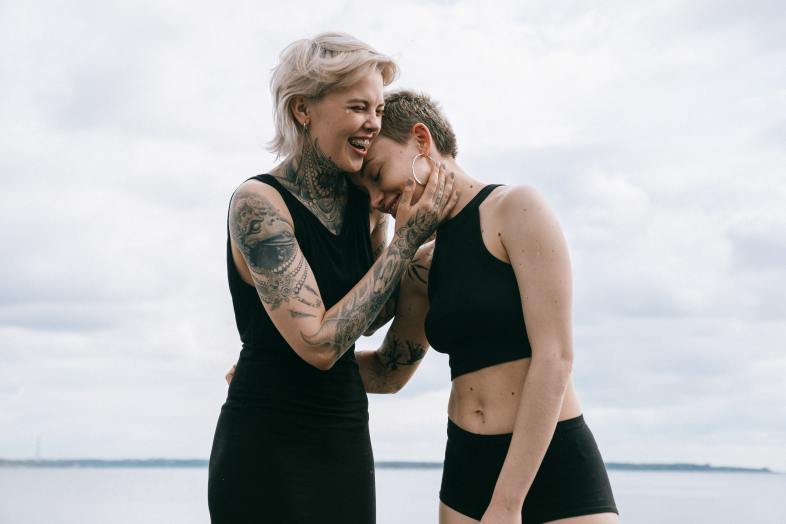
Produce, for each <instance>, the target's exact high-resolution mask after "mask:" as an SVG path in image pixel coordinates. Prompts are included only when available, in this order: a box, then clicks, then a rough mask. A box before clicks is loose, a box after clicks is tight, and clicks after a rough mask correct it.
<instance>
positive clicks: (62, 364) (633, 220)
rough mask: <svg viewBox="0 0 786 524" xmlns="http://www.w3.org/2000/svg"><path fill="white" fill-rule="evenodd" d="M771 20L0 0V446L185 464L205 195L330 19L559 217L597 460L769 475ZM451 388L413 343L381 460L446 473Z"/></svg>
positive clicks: (709, 13) (477, 155)
mask: <svg viewBox="0 0 786 524" xmlns="http://www.w3.org/2000/svg"><path fill="white" fill-rule="evenodd" d="M522 4H523V5H522ZM656 4H657V5H656ZM783 27H786V7H784V6H783V4H782V2H779V1H746V2H741V1H740V2H734V1H709V0H707V1H693V0H691V1H686V0H679V1H676V0H672V1H663V2H630V1H622V0H620V1H606V2H575V1H570V2H569V1H560V0H556V1H555V0H550V1H545V0H544V1H537V2H516V1H509V2H504V1H501V2H495V3H494V4H493V5H492V4H491V3H488V2H482V1H479V0H478V1H458V2H449V1H432V2H423V1H417V2H407V1H404V2H397V3H392V2H387V3H384V4H373V3H369V2H358V1H347V2H341V3H338V2H336V3H334V4H330V5H328V4H327V3H325V2H305V1H299V0H294V1H287V2H277V3H270V4H269V5H268V4H267V3H265V2H253V1H245V2H244V1H236V2H232V3H231V7H219V4H217V3H215V2H184V1H160V0H155V1H139V2H131V3H129V2H104V1H94V2H90V1H80V2H52V1H50V2H37V1H29V0H25V1H22V0H10V1H5V2H3V3H2V4H0V136H1V137H2V138H0V220H1V222H0V224H2V226H1V227H0V242H2V245H3V246H4V248H3V251H2V256H1V257H0V275H2V278H0V457H4V458H26V457H30V456H33V455H34V454H35V449H36V439H37V438H40V443H41V454H42V456H44V457H51V458H70V457H98V458H116V457H131V458H143V457H178V458H185V457H196V458H206V457H207V456H208V454H209V450H210V445H211V441H212V434H213V430H214V428H215V422H216V418H217V416H218V412H219V409H220V406H221V404H222V402H223V400H224V397H225V394H226V385H225V384H224V382H223V374H224V372H225V370H226V369H227V368H228V366H229V365H230V364H231V363H232V362H234V360H235V358H236V356H237V353H238V351H239V340H238V336H237V333H236V331H235V327H234V321H233V317H232V309H231V303H230V299H229V294H228V291H227V286H226V273H225V271H226V270H225V251H224V250H225V234H226V231H225V217H226V206H227V202H228V199H229V196H230V193H231V192H232V190H233V189H234V187H235V186H236V185H237V184H238V183H240V182H241V181H242V180H244V179H245V178H247V177H249V176H252V175H254V174H257V173H260V172H264V171H265V170H267V169H269V168H270V167H271V166H272V165H273V164H274V158H273V157H272V156H271V155H270V154H269V153H268V152H267V151H266V149H265V144H266V142H267V141H268V140H269V139H270V138H271V137H272V125H271V116H270V113H271V104H270V93H269V90H268V84H267V82H268V79H269V74H270V69H271V68H272V67H273V66H274V65H275V63H276V60H277V56H278V53H279V51H280V50H281V49H282V48H283V47H284V46H285V45H286V44H287V43H289V42H291V41H293V40H295V39H297V38H302V37H306V36H309V35H313V34H315V33H318V32H320V31H325V30H341V31H346V32H350V33H352V34H354V35H356V36H357V37H359V38H361V39H363V40H365V41H367V42H369V43H371V44H372V45H374V46H375V47H377V48H378V49H379V50H381V51H383V52H386V53H388V54H391V55H392V56H393V57H394V58H395V59H396V60H397V61H398V62H399V64H400V66H401V70H402V74H401V76H400V78H399V80H398V81H397V83H396V85H397V86H401V87H411V88H417V89H420V90H423V91H425V92H428V93H430V94H431V95H433V96H434V97H435V98H437V99H438V100H440V101H441V102H442V105H443V107H444V109H445V111H446V112H447V114H448V116H449V118H450V120H451V122H452V123H453V125H454V127H455V129H456V132H457V135H458V138H459V149H460V154H459V162H460V163H461V165H462V166H463V167H464V168H465V169H466V170H467V171H468V172H469V173H471V174H472V175H473V176H475V177H477V178H480V179H482V180H485V181H488V182H503V183H507V184H531V185H534V186H535V187H537V188H538V189H539V190H540V191H541V192H542V193H543V194H544V196H545V197H546V199H547V200H548V201H549V202H550V203H551V204H552V206H553V207H554V208H555V209H556V211H557V214H558V216H559V217H560V219H561V222H562V225H563V228H564V230H565V233H566V236H567V238H568V242H569V244H570V247H571V252H572V260H573V265H574V272H575V274H574V278H575V289H576V301H575V314H574V316H575V323H576V339H575V353H576V363H575V372H574V378H575V382H576V385H577V389H578V391H579V394H580V396H581V399H582V401H583V405H584V409H585V413H586V417H587V419H588V421H589V423H590V425H591V427H592V428H593V431H594V432H595V435H596V437H597V439H598V441H599V443H600V445H601V448H602V451H603V453H604V455H605V458H606V459H607V460H610V461H638V462H675V461H689V462H701V463H705V462H709V463H712V464H716V465H741V466H757V467H758V466H769V467H772V468H775V469H780V470H786V409H784V406H786V386H785V385H784V384H785V383H786V381H785V380H784V377H786V351H785V350H786V303H785V302H784V300H783V296H784V291H783V290H784V289H786V206H784V204H786V68H785V67H784V64H786V32H784V31H783ZM378 341H379V338H378V337H377V338H370V339H364V340H363V341H361V342H360V343H359V346H360V347H364V348H365V347H371V346H373V345H374V344H376V343H377V342H378ZM448 391H449V371H448V368H447V361H446V359H445V358H443V357H442V356H441V355H439V354H436V353H434V352H430V353H429V354H428V355H427V357H426V360H425V362H424V363H423V365H422V366H421V369H420V370H419V371H418V373H417V374H416V376H415V377H414V378H413V380H412V382H411V383H410V384H409V385H408V386H407V388H406V389H405V390H404V391H403V392H401V393H400V394H398V395H396V396H391V397H374V398H372V400H371V421H372V422H371V427H372V439H373V442H374V448H375V454H376V458H377V459H380V460H390V459H402V460H407V459H415V460H441V458H442V453H443V445H444V429H445V424H446V405H447V396H448Z"/></svg>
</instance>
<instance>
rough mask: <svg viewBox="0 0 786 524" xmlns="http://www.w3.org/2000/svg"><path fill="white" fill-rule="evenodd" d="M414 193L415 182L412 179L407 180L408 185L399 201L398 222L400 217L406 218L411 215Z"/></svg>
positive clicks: (405, 185)
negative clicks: (406, 215) (410, 209)
mask: <svg viewBox="0 0 786 524" xmlns="http://www.w3.org/2000/svg"><path fill="white" fill-rule="evenodd" d="M414 191H415V181H414V180H413V179H411V178H410V179H408V180H407V183H406V184H404V191H402V192H401V196H400V197H399V199H398V209H397V210H396V219H397V220H398V217H399V216H404V215H405V214H407V213H409V208H410V207H411V206H412V195H413V193H414Z"/></svg>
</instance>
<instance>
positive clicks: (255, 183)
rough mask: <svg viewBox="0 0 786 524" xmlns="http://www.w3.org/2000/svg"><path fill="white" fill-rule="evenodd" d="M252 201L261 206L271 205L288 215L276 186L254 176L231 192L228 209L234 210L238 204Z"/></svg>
mask: <svg viewBox="0 0 786 524" xmlns="http://www.w3.org/2000/svg"><path fill="white" fill-rule="evenodd" d="M248 202H253V203H254V204H256V205H259V206H262V207H271V206H272V207H273V208H276V209H278V210H279V211H284V212H286V214H287V215H289V210H288V209H287V205H286V202H284V198H283V196H282V195H281V193H280V192H279V190H278V189H277V188H275V187H274V186H272V185H271V184H268V183H265V182H262V181H260V180H258V179H256V178H250V179H248V180H246V181H245V182H243V183H242V184H240V185H239V186H238V187H237V189H235V192H234V193H233V194H232V200H231V202H230V209H231V210H234V209H236V208H237V206H238V205H241V204H243V203H248Z"/></svg>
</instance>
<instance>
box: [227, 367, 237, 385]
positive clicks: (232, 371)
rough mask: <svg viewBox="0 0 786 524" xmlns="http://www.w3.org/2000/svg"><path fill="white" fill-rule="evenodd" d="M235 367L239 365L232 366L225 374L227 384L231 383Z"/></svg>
mask: <svg viewBox="0 0 786 524" xmlns="http://www.w3.org/2000/svg"><path fill="white" fill-rule="evenodd" d="M235 369H237V365H235V366H232V368H230V370H229V371H227V374H226V375H224V378H225V379H226V381H227V384H230V383H231V382H232V378H233V377H234V376H235Z"/></svg>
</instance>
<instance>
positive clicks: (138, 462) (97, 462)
mask: <svg viewBox="0 0 786 524" xmlns="http://www.w3.org/2000/svg"><path fill="white" fill-rule="evenodd" d="M375 466H376V468H377V469H442V463H441V462H417V461H379V462H376V463H375ZM3 467H5V468H205V467H207V460H205V459H115V460H104V459H57V460H56V459H40V460H36V459H24V460H7V459H0V468H3ZM606 468H607V469H609V470H610V471H683V472H696V473H764V474H775V473H776V472H775V471H772V470H771V469H770V468H739V467H731V466H712V465H710V464H687V463H676V464H638V463H628V462H607V463H606Z"/></svg>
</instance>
